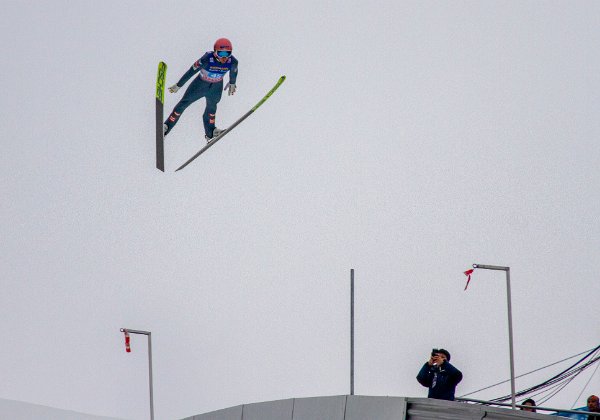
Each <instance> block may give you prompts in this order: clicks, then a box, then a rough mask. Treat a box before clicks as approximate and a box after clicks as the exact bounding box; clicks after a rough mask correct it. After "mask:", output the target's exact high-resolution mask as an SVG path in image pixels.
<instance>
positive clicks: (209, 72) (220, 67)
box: [165, 51, 238, 137]
mask: <svg viewBox="0 0 600 420" xmlns="http://www.w3.org/2000/svg"><path fill="white" fill-rule="evenodd" d="M237 70H238V61H237V60H236V58H235V57H234V56H233V55H231V56H229V57H227V61H225V62H224V63H221V62H220V61H218V60H217V59H216V58H215V56H214V54H213V52H212V51H208V52H207V53H206V54H204V55H203V56H202V58H200V59H199V60H198V61H196V62H195V63H194V64H193V65H192V67H190V69H189V70H188V71H187V72H186V73H185V74H184V75H183V76H182V77H181V79H179V82H177V86H179V87H183V85H185V84H186V83H187V81H188V80H190V78H191V77H192V76H193V75H194V74H196V73H198V72H200V74H199V75H198V77H196V78H195V79H194V80H193V81H192V83H190V86H189V87H188V88H187V90H186V91H185V94H184V95H183V98H181V100H180V101H179V103H178V104H177V105H175V108H174V109H173V112H172V113H171V115H169V118H167V120H166V121H165V124H166V125H167V131H166V133H168V132H169V131H171V129H172V128H173V127H174V126H175V124H177V121H178V120H179V117H180V116H181V114H182V113H183V111H185V109H186V108H187V107H188V106H190V105H191V104H192V103H194V102H196V101H197V100H198V99H200V98H203V97H205V98H206V108H205V110H204V114H203V115H202V121H203V123H204V132H205V134H206V135H207V136H208V137H212V135H213V130H214V129H215V114H216V113H217V104H218V103H219V101H220V100H221V94H222V93H223V76H225V74H227V72H230V73H229V83H230V84H232V85H234V84H235V81H236V78H237ZM166 133H165V134H166Z"/></svg>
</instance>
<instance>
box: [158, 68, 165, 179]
mask: <svg viewBox="0 0 600 420" xmlns="http://www.w3.org/2000/svg"><path fill="white" fill-rule="evenodd" d="M166 76H167V65H166V64H165V63H163V62H162V61H161V62H160V63H158V75H157V76H156V168H157V169H159V170H161V171H163V172H164V171H165V136H164V135H163V121H164V106H165V78H166Z"/></svg>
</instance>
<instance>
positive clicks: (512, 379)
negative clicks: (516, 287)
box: [506, 267, 517, 410]
mask: <svg viewBox="0 0 600 420" xmlns="http://www.w3.org/2000/svg"><path fill="white" fill-rule="evenodd" d="M506 301H507V305H508V347H509V351H510V393H511V400H512V409H513V410H516V409H517V407H516V401H515V356H514V352H513V328H512V304H511V297H510V267H506Z"/></svg>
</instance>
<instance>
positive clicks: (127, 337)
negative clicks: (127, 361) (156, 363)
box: [123, 330, 131, 353]
mask: <svg viewBox="0 0 600 420" xmlns="http://www.w3.org/2000/svg"><path fill="white" fill-rule="evenodd" d="M123 332H124V333H125V351H126V352H127V353H131V347H130V346H129V333H128V332H127V330H123Z"/></svg>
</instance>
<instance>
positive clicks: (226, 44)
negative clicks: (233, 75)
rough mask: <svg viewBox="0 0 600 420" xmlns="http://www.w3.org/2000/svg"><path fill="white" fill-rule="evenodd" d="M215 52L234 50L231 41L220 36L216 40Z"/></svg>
mask: <svg viewBox="0 0 600 420" xmlns="http://www.w3.org/2000/svg"><path fill="white" fill-rule="evenodd" d="M214 50H215V53H216V52H218V51H229V52H231V51H233V47H232V46H231V41H230V40H228V39H227V38H219V39H217V40H216V41H215V48H214Z"/></svg>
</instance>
